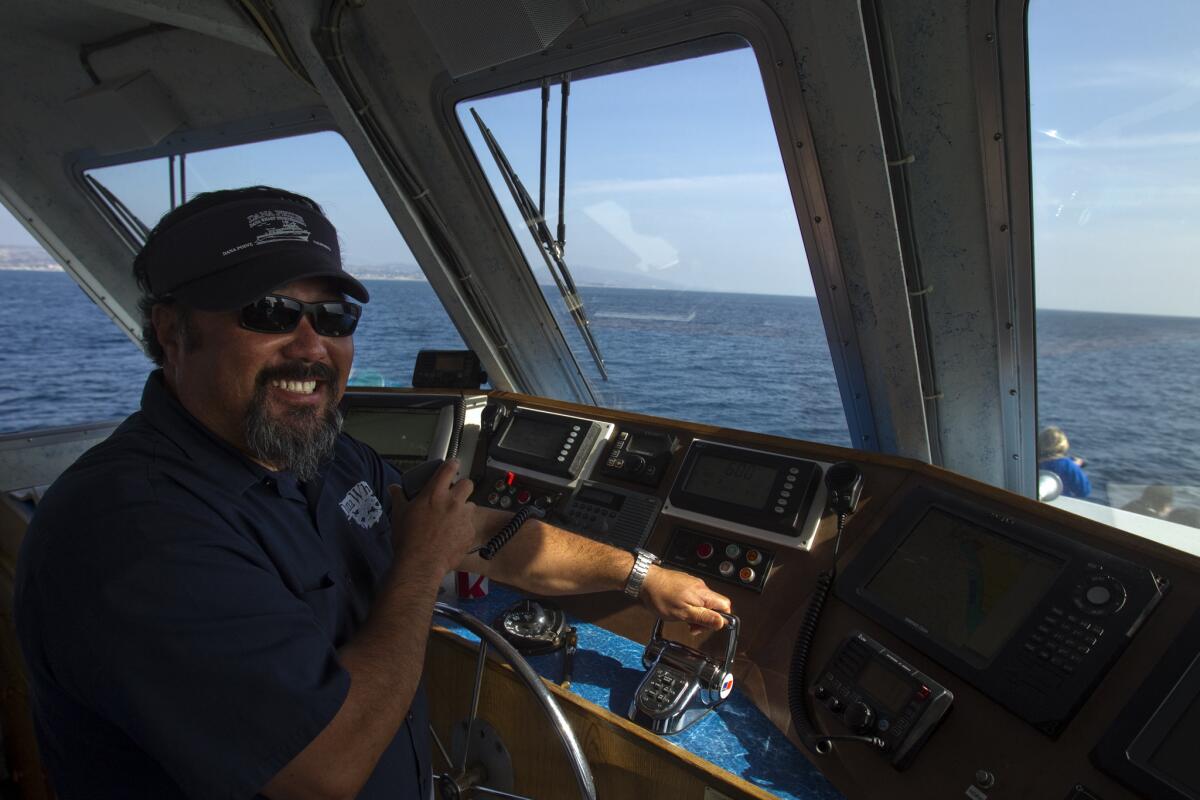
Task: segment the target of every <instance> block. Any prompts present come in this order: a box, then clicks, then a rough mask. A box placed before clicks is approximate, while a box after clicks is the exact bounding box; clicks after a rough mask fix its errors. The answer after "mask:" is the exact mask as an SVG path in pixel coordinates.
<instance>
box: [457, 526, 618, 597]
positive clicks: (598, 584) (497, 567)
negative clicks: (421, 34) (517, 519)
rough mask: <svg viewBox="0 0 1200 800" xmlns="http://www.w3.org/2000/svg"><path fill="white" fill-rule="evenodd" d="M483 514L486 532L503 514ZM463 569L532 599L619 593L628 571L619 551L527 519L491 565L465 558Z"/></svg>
mask: <svg viewBox="0 0 1200 800" xmlns="http://www.w3.org/2000/svg"><path fill="white" fill-rule="evenodd" d="M481 511H483V512H486V513H487V516H486V517H485V518H486V519H488V520H489V521H491V522H492V523H493V524H485V525H484V526H483V528H484V529H485V530H492V529H493V528H498V527H499V526H497V525H495V524H494V521H495V520H497V519H499V521H500V524H503V521H504V520H505V519H506V517H505V515H498V516H497V515H496V512H488V511H487V510H486V509H481ZM493 532H494V530H493ZM463 567H464V569H469V570H471V571H472V572H479V573H482V574H485V575H487V576H488V577H490V578H493V579H495V580H498V581H503V582H504V583H507V584H511V585H513V586H516V587H518V588H520V589H523V590H525V591H527V592H535V593H537V594H545V595H554V594H585V593H588V592H603V591H610V590H613V591H620V590H621V589H622V588H623V587H624V586H625V580H626V579H627V578H628V577H629V571H630V569H632V568H633V556H632V555H630V554H629V553H628V552H627V551H625V550H620V549H618V548H616V547H611V546H609V545H606V544H601V543H600V542H597V541H594V540H592V539H588V538H586V537H584V536H580V535H578V534H575V533H571V532H570V531H564V530H562V529H561V528H555V527H554V526H552V525H547V524H545V523H543V522H539V521H537V520H530V521H528V522H526V523H525V524H524V525H523V526H521V530H520V531H519V532H518V533H517V535H516V536H514V537H513V538H512V539H511V540H510V541H509V542H508V544H506V545H505V546H504V549H503V550H501V551H500V552H499V553H498V554H497V555H496V557H495V558H493V559H492V560H491V561H484V560H483V559H481V558H479V557H478V556H474V555H473V556H470V557H469V558H468V559H467V562H466V563H465V564H464V565H463Z"/></svg>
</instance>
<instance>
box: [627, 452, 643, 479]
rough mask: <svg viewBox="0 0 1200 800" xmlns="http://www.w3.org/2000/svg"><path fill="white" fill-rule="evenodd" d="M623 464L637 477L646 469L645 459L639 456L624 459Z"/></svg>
mask: <svg viewBox="0 0 1200 800" xmlns="http://www.w3.org/2000/svg"><path fill="white" fill-rule="evenodd" d="M625 462H626V463H627V464H628V465H629V471H630V472H632V473H633V474H634V475H637V474H638V473H639V472H641V471H642V470H644V469H645V468H646V459H644V458H642V457H641V456H629V457H628V458H626V459H625Z"/></svg>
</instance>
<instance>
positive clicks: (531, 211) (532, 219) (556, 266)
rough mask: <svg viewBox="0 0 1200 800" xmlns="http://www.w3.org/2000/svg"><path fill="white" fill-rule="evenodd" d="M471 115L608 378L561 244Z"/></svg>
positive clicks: (493, 141)
mask: <svg viewBox="0 0 1200 800" xmlns="http://www.w3.org/2000/svg"><path fill="white" fill-rule="evenodd" d="M471 116H472V117H474V118H475V124H476V125H478V126H479V132H480V133H481V134H482V135H483V141H484V142H486V143H487V147H488V152H490V153H491V154H492V158H493V159H494V160H495V161H496V167H497V168H498V169H499V170H500V174H501V175H503V176H504V183H505V184H506V185H507V186H508V190H509V192H511V193H512V197H513V202H515V203H516V204H517V209H518V210H520V212H521V217H522V219H524V220H525V225H526V226H527V227H528V228H529V232H530V234H532V235H533V240H534V243H536V244H537V246H538V251H539V252H540V253H541V254H542V258H543V259H544V260H545V262H546V269H548V270H549V271H550V277H552V278H554V283H555V285H556V286H557V287H558V291H559V293H560V294H561V295H562V298H563V302H564V303H566V306H567V311H568V312H570V314H571V318H572V319H574V320H575V326H576V327H577V328H579V334H580V335H581V336H582V337H583V342H584V344H586V345H587V348H588V352H589V353H591V355H592V361H594V362H595V364H596V369H597V370H599V371H600V377H602V378H604V380H608V370H606V369H605V368H604V357H603V356H602V355H601V354H600V347H599V345H598V344H597V343H596V338H595V337H594V336H593V335H592V328H591V325H592V323H591V321H590V320H588V317H587V312H586V311H585V310H584V308H583V298H582V297H580V296H579V291H578V290H577V289H576V288H575V279H574V278H572V277H571V270H570V269H569V268H568V267H567V262H566V261H565V260H564V259H563V253H562V248H561V247H560V246H559V244H558V242H556V241H555V240H554V234H552V233H551V232H550V228H549V226H547V225H546V219H545V217H544V216H543V215H542V214H541V212H540V211H539V210H538V207H537V205H535V204H534V202H533V198H532V197H530V196H529V192H527V191H525V187H524V185H522V183H521V179H520V178H519V177H517V173H516V171H515V170H513V168H512V165H511V164H509V163H508V158H507V157H506V156H505V155H504V151H503V150H501V149H500V144H499V142H497V141H496V137H495V136H493V135H492V132H491V130H489V129H488V126H486V125H484V124H483V120H482V119H481V118H480V116H479V113H478V112H476V111H475V109H473V108H472V109H471Z"/></svg>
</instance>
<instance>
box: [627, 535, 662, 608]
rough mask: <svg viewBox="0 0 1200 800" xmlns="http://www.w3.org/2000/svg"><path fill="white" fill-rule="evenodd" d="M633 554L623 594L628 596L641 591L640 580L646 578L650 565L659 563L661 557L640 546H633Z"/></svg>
mask: <svg viewBox="0 0 1200 800" xmlns="http://www.w3.org/2000/svg"><path fill="white" fill-rule="evenodd" d="M633 554H634V556H635V558H634V560H633V569H631V570H629V578H627V579H626V581H625V594H627V595H629V596H630V597H637V596H638V595H639V594H641V593H642V582H643V581H645V580H646V575H648V574H649V573H650V567H651V566H652V565H654V564H661V563H662V559H661V558H659V557H658V556H656V555H654V553H651V552H650V551H648V550H643V549H642V548H640V547H638V548H635V549H634V551H633Z"/></svg>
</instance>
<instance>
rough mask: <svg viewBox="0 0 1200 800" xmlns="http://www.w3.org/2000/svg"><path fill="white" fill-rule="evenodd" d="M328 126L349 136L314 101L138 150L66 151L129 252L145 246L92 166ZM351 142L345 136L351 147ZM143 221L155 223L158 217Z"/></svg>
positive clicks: (79, 181) (76, 177) (78, 181)
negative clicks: (95, 179)
mask: <svg viewBox="0 0 1200 800" xmlns="http://www.w3.org/2000/svg"><path fill="white" fill-rule="evenodd" d="M325 132H328V133H336V134H337V135H338V136H341V137H342V139H343V141H345V136H344V135H343V134H342V132H341V130H340V129H339V128H338V127H337V125H336V123H334V121H333V118H332V116H330V114H329V112H328V110H327V109H326V108H325V107H324V106H313V107H311V108H306V109H300V110H296V111H290V112H286V113H282V114H269V115H265V116H260V117H252V118H250V119H245V120H239V121H237V122H234V123H226V124H222V125H218V126H215V127H211V128H199V129H185V130H181V131H176V132H175V133H172V134H170V135H169V136H167V137H165V138H164V139H163V140H162V141H161V142H159V143H158V144H156V145H154V146H153V147H147V148H142V149H138V150H126V151H122V152H120V153H114V154H111V155H100V154H98V153H96V152H95V151H94V150H86V151H83V152H77V153H74V154H72V155H71V156H68V159H67V162H68V171H69V173H70V177H71V181H72V183H74V184H75V186H76V188H77V189H78V190H79V191H80V192H81V193H82V194H83V196H84V197H86V198H87V200H88V202H89V203H90V204H91V206H92V208H94V209H95V210H96V213H97V214H99V215H100V217H101V218H102V219H103V220H104V221H105V222H106V223H108V225H109V227H110V228H112V231H113V233H114V234H115V235H116V236H117V237H118V238H119V239H120V240H121V241H122V242H123V243H124V244H125V246H126V247H128V248H129V252H130V255H133V254H135V253H137V251H138V250H139V249H140V248H141V242H140V241H139V240H138V236H137V232H136V231H133V230H131V229H130V227H129V226H128V225H126V224H125V222H124V221H122V220H121V219H120V218H119V217H118V216H117V215H116V214H114V213H113V211H112V209H111V208H110V206H109V204H108V202H107V201H106V200H104V198H102V197H100V196H99V195H98V194H97V193H96V191H95V190H94V189H93V188H92V187H91V185H90V184H89V183H88V181H87V174H86V173H87V172H88V171H90V170H94V169H103V168H105V167H117V166H121V165H122V164H135V163H139V162H143V161H153V160H154V159H158V158H168V157H170V156H178V155H191V154H193V153H200V152H205V151H209V150H221V149H223V148H226V147H237V146H240V145H247V144H259V143H263V142H270V141H273V140H277V139H290V138H292V137H295V136H303V135H305V134H310V133H325ZM349 144H350V143H349V142H346V145H347V147H349ZM182 199H183V198H181V201H182ZM142 222H144V223H146V224H147V225H149V226H150V227H153V225H154V223H155V222H157V220H142Z"/></svg>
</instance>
